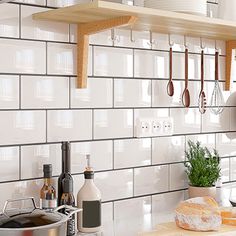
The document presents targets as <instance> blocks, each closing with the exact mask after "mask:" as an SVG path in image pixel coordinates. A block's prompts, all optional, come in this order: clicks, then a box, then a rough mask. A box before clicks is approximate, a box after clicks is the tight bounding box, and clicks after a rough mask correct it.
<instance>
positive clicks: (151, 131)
mask: <svg viewBox="0 0 236 236" xmlns="http://www.w3.org/2000/svg"><path fill="white" fill-rule="evenodd" d="M172 134H173V118H171V117H163V118H145V119H137V121H136V127H135V137H137V138H141V137H155V136H169V135H172Z"/></svg>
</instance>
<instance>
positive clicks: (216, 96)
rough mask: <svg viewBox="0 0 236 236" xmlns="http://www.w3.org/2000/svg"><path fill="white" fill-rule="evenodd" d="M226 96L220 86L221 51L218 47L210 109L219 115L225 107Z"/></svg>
mask: <svg viewBox="0 0 236 236" xmlns="http://www.w3.org/2000/svg"><path fill="white" fill-rule="evenodd" d="M223 104H224V97H223V93H222V89H221V88H220V84H219V51H218V50H217V48H216V52H215V85H214V89H213V92H212V95H211V102H210V105H211V107H210V110H211V112H212V113H214V114H215V115H219V114H220V113H221V112H222V111H223V109H224V107H223Z"/></svg>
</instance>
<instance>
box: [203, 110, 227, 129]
mask: <svg viewBox="0 0 236 236" xmlns="http://www.w3.org/2000/svg"><path fill="white" fill-rule="evenodd" d="M229 130H230V108H224V110H223V112H222V113H221V114H220V115H215V114H214V113H212V112H211V111H210V110H209V109H207V111H206V113H205V114H203V115H202V132H216V131H229Z"/></svg>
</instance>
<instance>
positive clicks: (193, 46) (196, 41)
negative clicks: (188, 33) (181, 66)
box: [186, 37, 201, 53]
mask: <svg viewBox="0 0 236 236" xmlns="http://www.w3.org/2000/svg"><path fill="white" fill-rule="evenodd" d="M200 42H201V41H200V38H195V37H187V38H186V43H187V45H188V49H189V52H194V53H200V52H201V47H200Z"/></svg>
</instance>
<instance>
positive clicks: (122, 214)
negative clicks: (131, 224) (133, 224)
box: [114, 197, 151, 220]
mask: <svg viewBox="0 0 236 236" xmlns="http://www.w3.org/2000/svg"><path fill="white" fill-rule="evenodd" d="M150 213H151V197H142V198H135V199H129V200H123V201H118V202H114V219H115V220H125V219H132V218H138V217H145V215H147V214H150Z"/></svg>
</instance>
